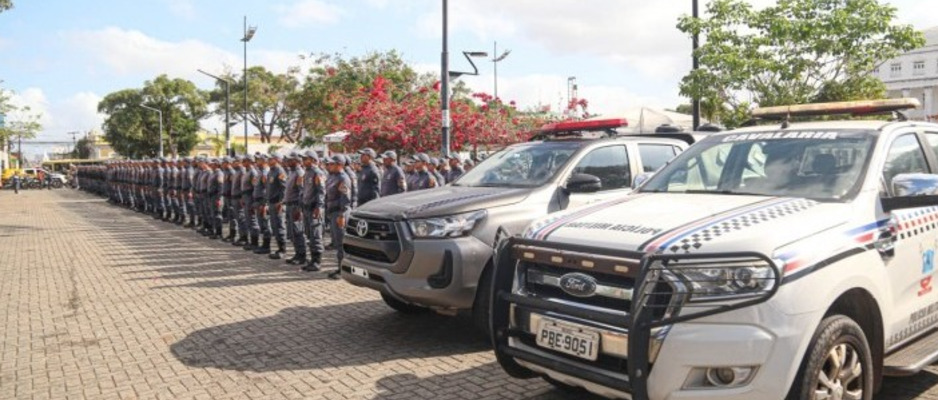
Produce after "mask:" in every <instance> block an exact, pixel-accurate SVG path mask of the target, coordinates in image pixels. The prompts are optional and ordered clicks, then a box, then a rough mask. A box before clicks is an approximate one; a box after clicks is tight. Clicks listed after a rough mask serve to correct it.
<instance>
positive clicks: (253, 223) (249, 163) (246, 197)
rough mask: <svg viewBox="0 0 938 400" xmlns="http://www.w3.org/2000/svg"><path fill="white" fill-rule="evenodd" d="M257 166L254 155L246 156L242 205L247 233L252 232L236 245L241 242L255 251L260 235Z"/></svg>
mask: <svg viewBox="0 0 938 400" xmlns="http://www.w3.org/2000/svg"><path fill="white" fill-rule="evenodd" d="M257 176H258V172H257V168H255V167H254V156H253V155H250V154H247V155H245V156H244V173H243V174H242V175H241V203H242V204H241V207H242V208H243V213H244V229H243V230H242V232H244V233H245V235H247V234H250V242H248V239H245V240H244V243H241V240H240V239H239V240H238V242H237V243H236V245H238V244H240V245H241V246H243V248H244V250H248V251H254V248H256V247H257V245H258V243H257V240H258V236H260V225H258V224H257V207H255V206H254V180H255V179H257Z"/></svg>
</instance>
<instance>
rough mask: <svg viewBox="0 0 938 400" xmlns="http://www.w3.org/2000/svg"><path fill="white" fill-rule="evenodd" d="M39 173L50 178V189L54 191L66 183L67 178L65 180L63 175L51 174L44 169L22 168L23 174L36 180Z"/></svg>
mask: <svg viewBox="0 0 938 400" xmlns="http://www.w3.org/2000/svg"><path fill="white" fill-rule="evenodd" d="M39 171H43V172H44V173H45V174H46V175H48V176H49V177H50V178H51V182H52V187H54V188H56V189H58V188H60V187H62V186H64V185H65V184H66V183H68V178H66V177H65V175H63V174H60V173H58V172H52V171H49V170H47V169H45V168H23V174H24V175H26V176H28V177H31V178H38V177H39Z"/></svg>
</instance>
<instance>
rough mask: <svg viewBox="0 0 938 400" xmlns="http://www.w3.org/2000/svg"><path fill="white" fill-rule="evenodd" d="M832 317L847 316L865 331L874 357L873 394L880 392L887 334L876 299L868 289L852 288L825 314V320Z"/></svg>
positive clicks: (838, 298)
mask: <svg viewBox="0 0 938 400" xmlns="http://www.w3.org/2000/svg"><path fill="white" fill-rule="evenodd" d="M832 315H843V316H846V317H848V318H850V319H852V320H853V321H854V322H856V323H857V324H858V325H860V328H862V329H863V334H865V335H866V340H867V342H869V344H870V354H871V355H872V356H873V377H874V382H873V393H877V392H879V388H880V386H881V385H882V381H883V355H884V352H885V337H884V335H885V334H884V331H883V316H882V312H881V310H880V307H879V303H878V302H877V301H876V298H874V297H873V295H872V294H871V293H870V292H869V291H867V290H866V289H863V288H859V287H857V288H852V289H850V290H847V291H846V292H844V293H842V294H841V295H840V296H838V297H837V299H836V300H834V302H833V303H832V304H831V306H830V307H828V309H827V312H825V313H824V318H827V317H829V316H832Z"/></svg>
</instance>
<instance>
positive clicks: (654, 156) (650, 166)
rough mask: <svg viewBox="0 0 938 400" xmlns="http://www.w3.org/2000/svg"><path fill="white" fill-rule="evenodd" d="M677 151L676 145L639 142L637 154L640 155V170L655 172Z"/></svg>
mask: <svg viewBox="0 0 938 400" xmlns="http://www.w3.org/2000/svg"><path fill="white" fill-rule="evenodd" d="M677 153H678V150H677V148H676V147H674V146H671V145H666V144H639V145H638V154H639V155H640V156H641V157H642V171H643V172H655V171H657V170H658V168H661V167H663V166H664V165H665V164H667V163H668V161H670V160H671V159H672V158H674V156H675V155H676V154H677Z"/></svg>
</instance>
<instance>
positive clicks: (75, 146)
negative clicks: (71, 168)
mask: <svg viewBox="0 0 938 400" xmlns="http://www.w3.org/2000/svg"><path fill="white" fill-rule="evenodd" d="M66 135H72V153H74V154H75V157H76V158H77V157H78V141H77V140H75V137H76V136H78V135H81V132H79V131H71V132H68V133H66Z"/></svg>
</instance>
